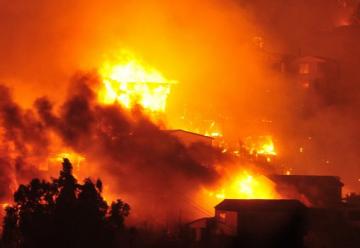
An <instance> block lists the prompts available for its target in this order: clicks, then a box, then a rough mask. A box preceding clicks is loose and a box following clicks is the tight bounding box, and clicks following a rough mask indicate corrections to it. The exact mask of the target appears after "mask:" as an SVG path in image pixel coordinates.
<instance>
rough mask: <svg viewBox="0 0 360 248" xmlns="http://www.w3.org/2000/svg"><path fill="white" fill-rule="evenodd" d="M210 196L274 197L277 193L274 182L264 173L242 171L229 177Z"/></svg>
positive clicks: (233, 197) (221, 197) (230, 197)
mask: <svg viewBox="0 0 360 248" xmlns="http://www.w3.org/2000/svg"><path fill="white" fill-rule="evenodd" d="M209 194H210V196H215V197H216V198H218V199H221V200H222V199H225V198H228V199H274V198H277V197H278V196H277V193H276V191H275V190H274V185H273V183H272V182H271V181H270V180H269V179H268V178H266V177H265V176H262V175H257V174H255V173H251V172H248V171H240V172H237V173H235V175H233V176H231V178H227V179H226V180H224V181H223V183H222V184H221V185H220V186H219V188H218V189H216V190H215V191H212V192H209Z"/></svg>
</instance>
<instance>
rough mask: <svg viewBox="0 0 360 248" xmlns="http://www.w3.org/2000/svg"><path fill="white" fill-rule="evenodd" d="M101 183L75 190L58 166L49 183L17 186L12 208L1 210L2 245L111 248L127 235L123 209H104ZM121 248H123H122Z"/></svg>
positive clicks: (66, 169)
mask: <svg viewBox="0 0 360 248" xmlns="http://www.w3.org/2000/svg"><path fill="white" fill-rule="evenodd" d="M101 193H102V182H101V181H100V180H97V182H96V184H94V183H93V182H92V181H91V179H89V178H88V179H86V180H85V181H84V183H83V184H79V183H78V182H77V180H76V178H75V177H74V176H73V174H72V165H71V162H70V161H69V160H68V159H64V160H63V168H62V170H61V171H60V175H59V177H58V178H56V179H52V181H51V182H48V181H45V180H39V179H33V180H31V182H30V183H29V184H27V185H20V186H19V188H18V190H17V191H16V192H15V193H14V204H13V206H9V207H8V208H7V209H6V215H5V217H4V221H3V235H2V244H3V246H4V247H7V248H32V247H40V248H42V247H44V248H45V247H55V248H63V247H67V248H72V247H76V248H79V247H111V246H119V239H117V238H116V237H117V236H118V235H121V233H126V228H125V225H124V220H125V218H126V217H127V216H128V215H129V212H130V207H129V205H128V204H126V203H124V202H122V201H121V200H117V201H115V202H113V203H112V204H111V207H110V208H109V207H108V204H107V203H106V201H105V200H104V199H103V197H102V196H101ZM123 247H124V246H123Z"/></svg>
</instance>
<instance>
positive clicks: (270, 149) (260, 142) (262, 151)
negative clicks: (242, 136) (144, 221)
mask: <svg viewBox="0 0 360 248" xmlns="http://www.w3.org/2000/svg"><path fill="white" fill-rule="evenodd" d="M245 146H246V147H247V149H248V150H249V152H250V154H255V155H257V154H258V155H264V156H276V155H277V152H276V150H275V145H274V142H273V139H272V137H271V136H269V135H268V136H259V137H257V138H253V137H248V138H247V139H246V140H245Z"/></svg>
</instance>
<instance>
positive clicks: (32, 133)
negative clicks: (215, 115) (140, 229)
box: [0, 74, 227, 224]
mask: <svg viewBox="0 0 360 248" xmlns="http://www.w3.org/2000/svg"><path fill="white" fill-rule="evenodd" d="M98 83H99V82H98V79H97V77H96V75H93V74H78V75H76V76H74V78H73V80H72V83H71V84H70V86H71V87H70V91H69V94H68V96H67V97H66V98H65V99H64V102H63V103H62V104H61V105H60V106H57V107H56V106H54V104H53V103H52V102H51V100H49V99H48V98H46V97H41V98H38V99H37V100H36V101H35V104H34V108H32V109H27V110H24V109H23V108H21V107H20V106H19V105H18V104H16V103H15V102H14V101H13V99H12V96H11V94H10V92H9V90H8V89H7V88H6V87H4V86H1V96H2V98H1V99H2V100H1V102H0V120H1V127H2V129H3V135H2V138H3V140H2V145H1V149H2V150H4V154H3V155H4V157H3V158H2V161H1V164H2V167H1V171H0V174H1V181H0V182H1V183H2V184H1V185H2V186H4V187H2V188H3V191H2V195H1V199H2V200H3V201H8V200H9V199H10V198H11V193H12V192H13V191H14V189H15V187H16V186H17V184H18V183H21V182H25V181H26V180H29V179H30V178H31V177H35V176H36V177H47V178H49V177H51V176H56V174H54V173H55V171H56V170H55V168H47V170H46V171H42V170H41V164H38V163H44V162H45V163H47V162H48V161H49V159H51V154H53V151H57V152H61V151H62V150H61V149H65V148H67V149H70V150H71V151H74V152H76V153H78V154H81V155H82V156H84V157H85V158H86V159H85V161H84V162H81V164H80V167H78V168H77V169H76V170H75V173H76V174H77V176H79V177H80V178H84V177H93V178H97V177H100V178H102V179H103V180H104V183H105V191H106V192H105V196H106V197H108V198H110V199H113V197H119V196H121V197H124V198H125V200H126V201H128V202H129V203H130V204H131V205H132V207H133V208H134V213H135V216H136V217H137V219H138V220H139V219H140V220H141V219H143V218H144V217H146V218H149V217H151V218H155V220H154V221H155V223H157V224H159V223H162V224H163V223H164V221H165V220H166V219H167V218H168V217H169V216H171V219H174V218H177V216H178V214H179V213H180V211H183V212H182V214H183V215H184V217H185V216H186V217H187V218H188V217H189V215H191V216H198V215H199V210H197V209H194V206H193V204H194V203H193V202H192V200H191V199H192V197H193V195H194V194H195V193H197V191H198V190H199V189H200V188H201V187H202V186H205V185H211V184H212V183H214V182H215V180H216V179H218V175H217V173H216V172H215V170H214V165H215V163H217V162H221V161H225V160H226V159H227V158H226V157H225V155H223V154H222V153H221V152H220V151H218V150H217V149H215V148H213V147H210V146H208V145H203V144H194V145H193V146H190V147H185V146H184V145H183V144H182V143H181V142H180V141H179V140H177V138H175V137H173V136H171V135H170V134H169V133H168V132H166V131H164V130H161V129H160V128H159V127H158V126H157V125H155V124H154V123H153V122H152V121H151V120H150V119H148V117H147V116H146V115H144V114H143V112H142V109H141V108H140V106H139V107H138V108H136V109H133V110H132V111H130V112H129V111H128V110H123V109H121V107H120V106H119V105H117V104H114V105H109V106H104V105H99V104H98V103H97V101H96V97H95V96H96V95H95V92H93V90H92V89H91V86H94V85H96V84H98ZM6 149H8V150H6ZM9 149H11V150H9ZM30 168H32V169H31V170H30ZM12 177H14V178H12ZM5 185H12V186H13V188H9V189H6V187H5ZM202 214H203V213H202Z"/></svg>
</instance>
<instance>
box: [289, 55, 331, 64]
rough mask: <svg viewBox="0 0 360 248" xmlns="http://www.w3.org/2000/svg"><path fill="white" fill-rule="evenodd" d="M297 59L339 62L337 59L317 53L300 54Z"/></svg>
mask: <svg viewBox="0 0 360 248" xmlns="http://www.w3.org/2000/svg"><path fill="white" fill-rule="evenodd" d="M294 60H295V61H300V62H301V61H308V60H313V61H316V62H331V63H337V61H336V60H334V59H331V58H326V57H321V56H316V55H301V56H298V57H297V58H295V59H294Z"/></svg>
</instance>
